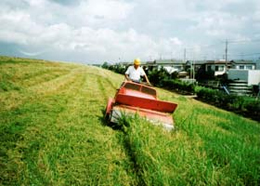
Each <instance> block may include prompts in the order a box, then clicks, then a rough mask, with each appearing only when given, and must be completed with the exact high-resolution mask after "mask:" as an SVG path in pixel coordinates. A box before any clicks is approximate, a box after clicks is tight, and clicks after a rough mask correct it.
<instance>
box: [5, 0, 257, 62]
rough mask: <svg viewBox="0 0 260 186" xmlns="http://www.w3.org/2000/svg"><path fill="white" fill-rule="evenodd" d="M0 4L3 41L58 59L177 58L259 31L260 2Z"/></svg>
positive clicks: (22, 0) (36, 0)
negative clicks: (185, 50)
mask: <svg viewBox="0 0 260 186" xmlns="http://www.w3.org/2000/svg"><path fill="white" fill-rule="evenodd" d="M71 2H72V1H71ZM0 7H1V9H0V25H1V30H0V44H1V42H6V43H13V44H16V45H19V46H20V47H21V50H20V53H23V54H24V55H26V54H28V55H30V54H33V55H45V56H46V57H48V55H50V56H51V57H53V56H54V55H55V54H56V55H57V56H58V58H60V60H66V59H68V58H69V59H74V58H75V60H80V61H83V60H86V61H88V60H91V61H97V62H101V61H105V60H118V59H119V58H120V60H132V59H133V58H135V57H140V58H143V59H154V58H158V57H160V56H163V57H179V56H183V48H184V47H187V46H188V47H189V46H191V47H193V48H196V50H195V49H194V51H195V53H196V54H197V53H198V54H199V53H202V52H203V50H201V48H200V47H199V46H201V45H207V44H211V43H210V42H212V41H213V42H214V41H216V40H225V39H234V38H236V39H238V38H248V39H250V38H251V39H252V38H253V37H257V34H256V33H259V32H260V25H259V22H260V20H259V17H260V16H259V12H260V3H259V2H258V1H256V0H249V1H245V0H238V1H237V0H236V1H235V0H220V1H217V2H215V1H211V0H204V1H199V0H195V1H192V2H191V1H188V0H184V1H181V0H176V1H172V0H165V1H158V0H150V1H148V0H144V1H137V0H133V1H126V0H88V1H83V0H78V1H77V3H70V1H69V0H67V1H66V2H64V1H58V0H55V1H54V0H18V1H16V3H12V1H7V0H3V1H1V2H0ZM232 7H236V9H234V10H233V9H232ZM246 8H249V9H250V10H249V11H250V13H249V12H246V11H243V10H245V9H246ZM252 33H253V34H252ZM215 50H216V49H214V51H215ZM39 51H40V52H39ZM41 51H44V54H42V52H41ZM212 51H213V49H212ZM18 52H19V51H18ZM54 52H55V54H53V53H54ZM51 53H52V54H51ZM180 53H181V54H180ZM69 55H70V56H69ZM68 56H69V57H68Z"/></svg>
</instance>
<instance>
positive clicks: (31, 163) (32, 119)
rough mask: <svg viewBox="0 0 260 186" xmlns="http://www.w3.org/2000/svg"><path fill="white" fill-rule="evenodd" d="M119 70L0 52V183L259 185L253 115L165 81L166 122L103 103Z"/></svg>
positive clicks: (259, 129) (259, 133)
mask: <svg viewBox="0 0 260 186" xmlns="http://www.w3.org/2000/svg"><path fill="white" fill-rule="evenodd" d="M122 80H123V76H121V75H118V74H114V73H112V72H110V71H106V70H103V69H99V68H96V67H90V66H81V65H74V64H65V63H51V62H44V61H35V60H28V59H14V58H7V57H1V58H0V136H1V137H0V175H1V177H0V185H138V184H139V185H259V183H260V140H259V138H260V125H259V123H257V122H255V121H251V120H249V119H245V118H243V117H240V116H237V115H235V114H232V113H229V112H226V111H223V110H220V109H217V108H215V107H212V106H210V105H206V104H203V103H200V102H198V101H196V100H193V99H189V98H186V97H183V96H180V95H177V94H174V93H171V92H168V91H164V90H161V89H158V91H159V98H160V99H163V100H168V101H173V102H177V103H178V104H179V106H178V108H177V110H176V112H175V113H174V118H175V123H176V128H177V130H175V131H174V132H171V133H169V132H166V131H164V130H163V129H161V128H159V127H156V126H153V125H151V124H149V123H147V122H145V121H144V120H141V119H139V118H136V119H135V120H131V119H130V118H127V119H126V120H125V121H122V122H126V123H127V124H129V125H130V127H128V128H126V130H125V131H121V130H113V129H112V128H110V127H108V126H106V123H105V121H104V120H103V112H104V109H105V106H106V101H107V99H108V97H113V96H114V93H115V91H116V88H118V87H119V85H120V84H121V82H122Z"/></svg>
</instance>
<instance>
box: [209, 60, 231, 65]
mask: <svg viewBox="0 0 260 186" xmlns="http://www.w3.org/2000/svg"><path fill="white" fill-rule="evenodd" d="M205 64H210V65H214V64H219V65H220V64H223V65H225V64H231V62H230V61H228V62H226V61H206V63H205Z"/></svg>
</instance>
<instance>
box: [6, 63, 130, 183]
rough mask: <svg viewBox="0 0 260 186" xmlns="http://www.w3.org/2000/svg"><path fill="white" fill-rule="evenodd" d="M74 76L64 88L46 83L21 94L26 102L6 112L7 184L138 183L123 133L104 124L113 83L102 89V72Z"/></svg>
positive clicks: (89, 70)
mask: <svg viewBox="0 0 260 186" xmlns="http://www.w3.org/2000/svg"><path fill="white" fill-rule="evenodd" d="M71 73H72V77H70V78H68V77H66V78H64V79H63V82H64V83H63V84H62V86H60V84H59V83H57V84H55V83H49V82H45V83H42V84H40V85H39V86H35V87H33V88H32V89H30V88H29V89H28V91H24V92H22V93H21V92H20V93H19V95H20V96H21V97H24V100H23V103H21V104H19V105H18V106H17V107H13V108H14V110H12V109H11V110H12V111H11V112H8V113H7V112H2V113H1V114H2V117H1V134H2V135H1V136H2V138H1V162H2V163H1V164H2V165H1V166H2V167H3V169H1V175H2V176H1V183H2V184H4V185H9V184H14V185H17V184H18V185H22V184H24V185H32V184H35V185H73V184H74V185H85V184H90V185H116V184H121V185H128V184H134V183H135V179H134V178H132V177H131V175H128V174H127V172H126V170H127V167H128V166H129V165H128V164H129V161H128V160H127V157H126V156H125V154H124V151H123V150H122V148H121V147H120V145H118V138H117V132H115V131H113V130H112V129H111V128H109V127H107V126H106V125H104V120H103V110H104V107H105V105H104V104H106V100H107V98H106V97H104V92H106V90H105V87H109V86H108V85H107V84H106V82H107V81H104V82H102V83H103V85H102V87H103V89H104V90H101V89H100V86H101V85H100V83H99V82H100V80H99V79H100V77H99V75H98V74H99V70H97V69H96V68H91V67H89V68H86V67H83V66H81V67H80V68H78V69H76V71H75V70H73V71H72V72H71ZM95 73H97V74H96V75H94V74H95ZM61 78H62V77H61ZM71 79H73V81H71ZM66 81H68V82H69V83H66ZM108 89H110V88H108ZM44 90H45V91H44ZM113 91H115V90H113ZM27 93H28V94H29V93H30V94H33V93H34V96H32V97H31V96H28V95H24V94H27ZM113 94H114V92H113ZM27 98H29V99H28V100H27ZM27 101H28V102H27ZM9 111H10V110H9Z"/></svg>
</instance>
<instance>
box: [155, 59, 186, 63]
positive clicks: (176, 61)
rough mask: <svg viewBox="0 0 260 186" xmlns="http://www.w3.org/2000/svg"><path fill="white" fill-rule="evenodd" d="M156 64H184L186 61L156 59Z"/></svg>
mask: <svg viewBox="0 0 260 186" xmlns="http://www.w3.org/2000/svg"><path fill="white" fill-rule="evenodd" d="M155 63H156V64H185V63H186V61H182V60H175V59H157V60H155Z"/></svg>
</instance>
